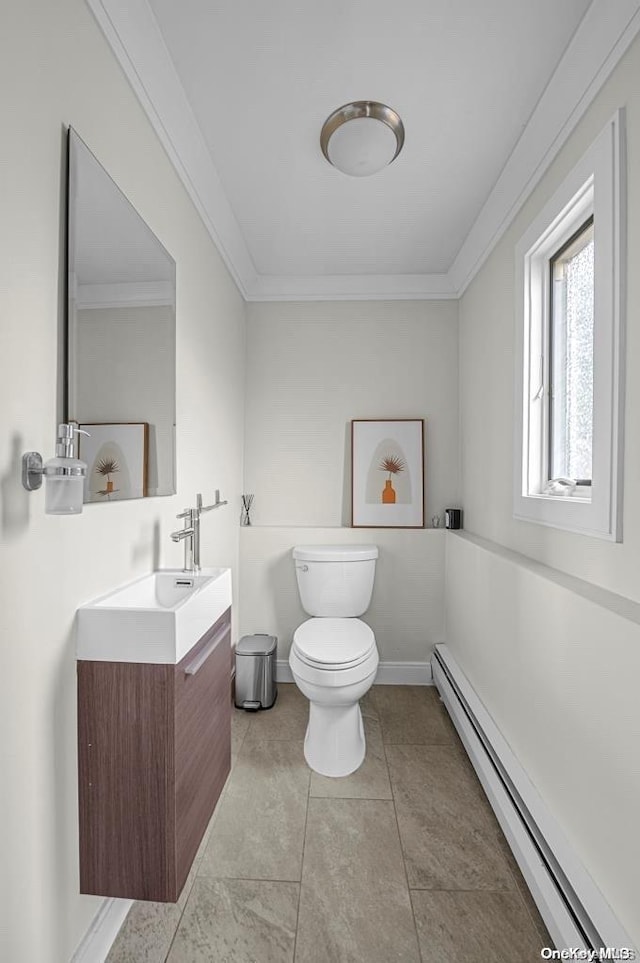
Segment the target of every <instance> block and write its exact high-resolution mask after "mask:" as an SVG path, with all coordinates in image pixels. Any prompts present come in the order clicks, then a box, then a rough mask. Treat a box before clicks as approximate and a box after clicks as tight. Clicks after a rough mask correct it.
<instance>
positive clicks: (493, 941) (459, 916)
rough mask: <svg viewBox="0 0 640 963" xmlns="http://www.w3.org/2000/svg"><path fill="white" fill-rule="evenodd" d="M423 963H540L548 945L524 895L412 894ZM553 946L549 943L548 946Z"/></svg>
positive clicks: (424, 892)
mask: <svg viewBox="0 0 640 963" xmlns="http://www.w3.org/2000/svg"><path fill="white" fill-rule="evenodd" d="M411 900H412V903H413V911H414V914H415V920H416V926H417V928H418V937H419V940H420V951H421V953H422V961H423V963H516V961H517V963H538V961H539V960H540V950H541V949H542V947H543V945H545V944H543V943H542V941H541V939H540V936H539V934H538V933H537V931H536V929H535V927H534V925H533V923H532V921H531V918H530V917H529V914H528V913H527V911H526V909H525V907H524V904H523V902H522V899H521V898H520V894H519V893H517V892H513V893H487V892H485V893H478V892H476V893H473V892H433V891H432V892H426V891H424V890H422V891H414V892H412V893H411ZM547 945H549V944H547Z"/></svg>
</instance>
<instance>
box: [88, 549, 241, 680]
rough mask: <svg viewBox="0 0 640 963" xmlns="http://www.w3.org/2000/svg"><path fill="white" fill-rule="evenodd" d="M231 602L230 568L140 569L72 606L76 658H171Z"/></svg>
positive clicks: (154, 660) (187, 646)
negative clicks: (139, 572)
mask: <svg viewBox="0 0 640 963" xmlns="http://www.w3.org/2000/svg"><path fill="white" fill-rule="evenodd" d="M230 605H231V570H230V569H228V568H207V569H202V570H201V571H200V572H198V573H197V574H193V575H190V574H188V573H186V572H181V571H180V570H179V569H164V570H161V571H158V572H153V573H152V574H151V575H144V576H143V577H142V578H139V579H136V581H135V582H130V583H129V584H128V585H124V586H122V587H120V588H118V589H115V591H113V592H109V593H108V594H107V595H103V596H101V597H100V598H98V599H95V601H93V602H87V603H86V604H85V605H81V606H80V608H79V609H78V612H77V620H76V631H77V652H78V659H87V660H91V661H97V662H147V663H159V664H160V663H162V664H167V663H169V664H175V663H177V662H179V661H180V660H181V659H182V658H184V656H185V655H186V654H187V653H188V652H189V650H190V649H191V648H192V647H193V646H194V645H195V644H196V642H197V641H198V640H199V639H201V638H202V636H203V635H204V634H205V632H206V631H207V629H208V628H209V627H210V626H211V625H212V624H213V623H214V622H216V621H217V620H218V619H219V618H220V616H221V615H222V614H223V613H224V612H226V610H227V609H228V608H229V607H230Z"/></svg>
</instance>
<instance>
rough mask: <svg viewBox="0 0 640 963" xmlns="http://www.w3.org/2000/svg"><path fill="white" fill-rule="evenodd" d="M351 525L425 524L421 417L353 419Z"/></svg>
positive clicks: (406, 526) (394, 525)
mask: <svg viewBox="0 0 640 963" xmlns="http://www.w3.org/2000/svg"><path fill="white" fill-rule="evenodd" d="M351 524H352V527H353V528H424V419H422V418H413V419H409V418H401V419H391V418H385V419H379V420H376V421H374V420H372V419H357V420H353V421H352V422H351Z"/></svg>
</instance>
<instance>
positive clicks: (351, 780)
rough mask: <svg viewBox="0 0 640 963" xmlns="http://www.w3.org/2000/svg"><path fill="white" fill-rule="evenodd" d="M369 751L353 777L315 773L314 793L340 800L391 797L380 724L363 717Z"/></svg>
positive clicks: (374, 719) (312, 787) (312, 793)
mask: <svg viewBox="0 0 640 963" xmlns="http://www.w3.org/2000/svg"><path fill="white" fill-rule="evenodd" d="M363 722H364V732H365V739H366V741H367V754H366V756H365V760H364V762H363V763H362V765H361V766H360V768H359V769H358V770H357V771H356V772H354V773H352V774H351V775H350V776H344V777H342V778H340V779H332V778H330V777H329V776H320V775H319V774H318V773H317V772H312V773H311V795H312V796H325V797H326V796H330V797H333V798H338V799H391V798H392V795H391V784H390V782H389V772H388V769H387V760H386V757H385V754H384V746H383V744H382V734H381V731H380V723H379V722H378V721H377V719H376V718H375V717H374V716H368V715H365V716H363Z"/></svg>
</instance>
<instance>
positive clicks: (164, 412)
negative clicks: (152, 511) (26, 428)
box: [69, 305, 176, 495]
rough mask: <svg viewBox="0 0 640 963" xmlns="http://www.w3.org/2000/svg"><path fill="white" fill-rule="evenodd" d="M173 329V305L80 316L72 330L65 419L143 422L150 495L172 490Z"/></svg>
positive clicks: (94, 311)
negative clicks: (72, 371)
mask: <svg viewBox="0 0 640 963" xmlns="http://www.w3.org/2000/svg"><path fill="white" fill-rule="evenodd" d="M174 329H175V323H174V317H173V307H172V306H171V305H156V306H153V307H152V306H139V305H136V306H135V307H126V308H91V309H84V310H79V311H78V315H77V323H76V325H75V340H76V348H75V357H76V358H77V364H76V377H77V381H76V386H75V387H76V390H75V392H74V395H72V397H73V398H74V401H72V402H70V409H71V410H70V412H69V417H70V418H73V420H74V421H77V422H80V423H84V424H91V423H94V422H95V423H100V422H104V421H107V422H116V423H117V422H121V421H122V422H127V421H146V422H147V424H148V426H149V429H148V448H149V451H148V463H147V491H148V492H149V495H155V494H160V495H167V494H170V493H171V492H172V491H173V488H174V424H175V403H174V399H175V390H176V385H175V380H176V379H175V370H174V364H173V357H174V344H175V333H174ZM80 457H82V439H80Z"/></svg>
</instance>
